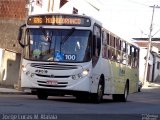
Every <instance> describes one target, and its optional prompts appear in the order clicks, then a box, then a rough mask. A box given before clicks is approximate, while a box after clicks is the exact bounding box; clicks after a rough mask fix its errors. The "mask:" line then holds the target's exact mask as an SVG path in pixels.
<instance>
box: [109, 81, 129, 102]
mask: <svg viewBox="0 0 160 120" xmlns="http://www.w3.org/2000/svg"><path fill="white" fill-rule="evenodd" d="M128 93H129V84H128V82H127V83H126V85H125V88H124V94H113V95H112V98H113V100H114V101H119V102H126V101H127V97H128Z"/></svg>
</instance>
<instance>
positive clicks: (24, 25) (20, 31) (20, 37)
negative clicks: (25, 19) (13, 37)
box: [17, 24, 26, 48]
mask: <svg viewBox="0 0 160 120" xmlns="http://www.w3.org/2000/svg"><path fill="white" fill-rule="evenodd" d="M24 27H26V24H23V25H22V26H20V28H19V32H18V38H17V40H18V42H19V44H20V45H21V47H23V48H24V46H25V45H24V44H22V43H21V39H22V34H23V28H24Z"/></svg>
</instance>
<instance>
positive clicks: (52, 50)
mask: <svg viewBox="0 0 160 120" xmlns="http://www.w3.org/2000/svg"><path fill="white" fill-rule="evenodd" d="M27 36H28V37H26V38H27V39H26V40H25V41H27V43H28V42H29V45H28V46H27V47H26V48H25V52H24V55H25V58H26V59H30V60H36V61H53V62H56V61H59V62H88V61H89V60H91V31H89V30H77V29H44V28H41V29H28V30H27Z"/></svg>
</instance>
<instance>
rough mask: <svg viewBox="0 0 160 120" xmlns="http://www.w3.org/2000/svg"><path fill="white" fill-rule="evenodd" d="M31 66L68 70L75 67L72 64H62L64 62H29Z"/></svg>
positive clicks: (75, 67)
mask: <svg viewBox="0 0 160 120" xmlns="http://www.w3.org/2000/svg"><path fill="white" fill-rule="evenodd" d="M31 67H34V68H41V69H51V70H70V69H77V68H78V67H77V66H74V65H64V64H39V63H31Z"/></svg>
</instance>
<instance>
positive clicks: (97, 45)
mask: <svg viewBox="0 0 160 120" xmlns="http://www.w3.org/2000/svg"><path fill="white" fill-rule="evenodd" d="M100 50H101V28H100V27H98V26H96V25H95V26H94V35H93V56H95V57H98V56H99V55H100Z"/></svg>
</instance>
